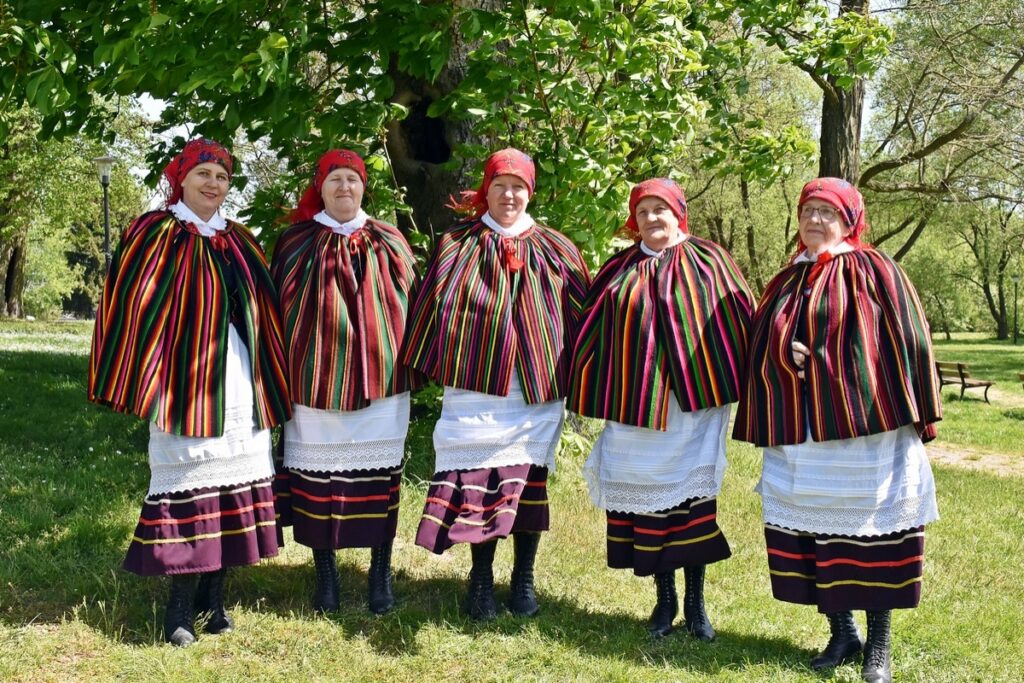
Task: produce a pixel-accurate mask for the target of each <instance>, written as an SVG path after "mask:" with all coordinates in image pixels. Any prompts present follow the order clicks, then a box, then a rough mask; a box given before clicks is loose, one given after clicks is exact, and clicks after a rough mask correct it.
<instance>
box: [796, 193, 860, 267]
mask: <svg viewBox="0 0 1024 683" xmlns="http://www.w3.org/2000/svg"><path fill="white" fill-rule="evenodd" d="M849 234H850V228H848V227H847V226H846V224H845V223H843V217H842V214H841V213H840V212H839V210H838V209H836V207H834V206H832V205H831V204H829V203H828V202H826V201H825V200H823V199H809V200H807V202H806V203H805V204H803V205H802V206H801V207H800V239H801V240H802V241H803V243H804V245H806V246H807V251H808V253H810V254H814V255H817V254H821V253H823V252H826V251H828V250H829V249H831V248H832V247H834V246H836V245H837V244H839V243H840V242H842V241H843V240H844V239H846V237H847V236H848V235H849Z"/></svg>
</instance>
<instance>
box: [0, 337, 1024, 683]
mask: <svg viewBox="0 0 1024 683" xmlns="http://www.w3.org/2000/svg"><path fill="white" fill-rule="evenodd" d="M89 331H90V326H89V325H87V324H40V323H33V324H26V323H0V516H2V519H3V524H2V525H0V548H3V551H2V553H0V680H3V681H73V680H83V681H106V680H124V681H145V680H167V681H265V680H291V681H305V680H325V681H326V680H332V681H337V680H346V681H349V680H351V681H363V680H386V681H417V682H418V681H424V680H441V681H445V680H448V681H459V680H465V681H508V680H517V681H532V680H538V681H563V680H579V681H606V680H610V681H707V680H715V681H758V682H760V681H807V682H810V681H820V680H835V681H859V680H860V676H859V666H857V665H846V666H843V667H840V668H839V669H838V670H836V671H835V672H834V673H832V674H824V675H821V674H816V673H814V672H812V671H811V670H810V669H809V668H807V666H806V663H807V661H808V660H809V658H810V657H811V656H812V654H813V653H814V652H815V651H816V650H817V649H819V648H820V647H821V646H822V645H823V644H824V642H825V640H826V639H827V626H826V623H825V620H824V617H822V616H820V615H818V614H816V613H815V611H814V610H813V608H809V607H800V606H796V605H789V604H785V603H780V602H777V601H775V600H773V599H772V598H771V593H770V589H769V584H768V576H767V570H766V566H765V559H764V540H763V537H762V532H761V524H760V504H759V500H758V497H757V496H756V495H755V494H754V493H753V491H752V489H753V486H754V483H755V481H756V479H757V475H758V471H759V466H760V465H759V454H758V452H757V451H756V450H755V449H753V448H751V447H748V446H745V445H742V444H737V443H731V444H730V446H729V457H730V469H729V472H728V475H727V477H726V481H725V486H724V489H723V491H722V494H721V496H720V498H719V515H720V523H721V525H722V527H723V529H724V530H725V532H726V534H727V536H728V538H729V541H730V543H731V545H732V548H733V553H734V555H733V557H732V558H731V559H729V560H726V561H725V562H722V563H719V564H717V565H714V566H712V567H711V568H710V569H709V571H708V588H707V602H708V612H709V614H710V616H711V619H712V621H713V623H714V625H715V627H716V629H717V630H718V633H719V637H718V640H717V641H716V642H714V643H713V644H711V645H704V644H699V643H696V642H694V641H693V640H692V639H690V638H688V637H686V636H685V635H684V634H682V633H677V634H674V635H672V636H670V637H669V638H667V639H665V640H663V641H660V642H652V641H651V640H649V639H648V637H647V636H646V632H645V627H644V624H645V621H646V618H647V616H648V614H649V612H650V609H651V607H652V605H653V602H654V588H653V582H652V581H650V580H649V579H647V580H642V579H638V578H636V577H634V576H632V575H631V574H630V573H627V572H623V571H612V570H610V569H607V568H606V567H605V566H604V518H603V514H602V513H601V512H600V511H598V510H596V509H594V507H593V506H592V505H591V504H590V502H589V499H588V497H587V494H586V489H585V485H584V483H583V481H582V478H581V476H580V465H581V462H582V459H581V456H580V455H579V454H578V453H577V454H576V455H570V454H569V453H568V450H579V449H567V452H566V453H563V454H562V455H561V456H560V460H559V463H558V464H559V470H558V472H557V474H556V475H555V476H554V477H553V479H552V482H551V489H550V493H551V501H552V524H553V528H552V531H551V532H550V533H549V534H546V535H545V536H544V540H543V541H542V544H541V552H540V555H539V559H538V567H537V568H538V589H539V595H540V599H541V613H540V615H538V617H536V618H535V619H516V618H513V617H511V616H509V615H508V614H507V613H506V614H504V615H502V616H501V617H500V618H499V619H498V620H497V621H495V622H493V623H490V624H484V625H479V624H476V623H474V622H471V621H469V620H468V619H466V618H465V617H464V616H462V615H461V614H460V613H459V609H458V604H459V601H460V598H461V596H462V592H463V589H464V581H465V577H466V573H467V571H468V568H469V553H468V549H467V548H465V547H457V548H456V549H454V550H453V551H452V552H450V553H449V554H447V555H445V556H443V557H437V556H434V555H431V554H430V553H428V552H426V551H425V550H423V549H421V548H418V547H414V546H413V545H412V538H413V536H414V532H415V527H416V523H417V518H418V513H419V511H420V509H421V506H422V502H423V498H424V493H425V490H426V483H425V481H424V479H425V478H426V477H428V476H429V474H430V471H431V468H432V464H433V463H432V454H431V452H430V433H431V430H432V427H433V425H432V424H430V423H429V422H428V421H426V420H422V421H419V422H417V423H415V425H414V429H413V433H412V434H411V436H410V439H409V442H408V448H409V462H408V465H407V467H406V481H405V487H404V488H403V500H404V505H403V507H402V511H401V526H400V529H399V536H398V540H397V542H396V548H395V566H396V570H397V579H396V592H397V595H398V600H399V606H398V608H397V609H396V610H395V611H394V612H393V613H391V614H389V615H387V616H384V617H379V618H375V617H372V616H371V615H370V614H369V613H368V612H367V611H366V610H365V596H364V592H365V582H366V567H367V565H368V561H369V558H368V551H365V550H363V551H343V552H341V553H339V561H340V563H341V567H340V569H341V574H342V583H343V592H344V595H343V597H344V599H345V601H346V603H347V605H346V606H345V607H344V608H343V610H342V611H341V613H340V614H338V615H335V616H332V617H330V618H325V617H321V616H316V615H314V614H312V612H311V610H310V608H309V597H310V592H311V589H312V582H313V576H312V563H311V559H310V553H309V551H308V550H307V549H305V548H303V547H301V546H298V545H297V544H295V543H294V542H291V540H290V534H289V537H288V543H287V546H286V548H285V550H284V552H283V554H282V555H281V556H280V557H278V558H276V559H274V560H271V561H268V562H265V563H264V564H262V565H260V566H257V567H252V568H247V569H243V570H238V571H234V572H233V573H232V575H231V576H230V578H229V585H228V599H229V602H230V603H231V604H232V605H233V607H232V610H231V611H232V614H233V615H234V616H235V619H236V625H237V626H236V629H235V632H233V633H231V634H226V635H222V636H202V637H201V638H200V640H199V642H198V643H197V644H196V645H195V646H193V647H191V648H187V649H184V650H177V649H174V648H171V647H169V646H165V645H163V644H162V643H161V637H160V630H159V623H160V620H161V619H162V612H163V601H164V597H165V590H166V587H165V584H164V583H163V581H161V580H158V579H141V578H139V577H136V576H134V575H132V574H128V573H127V572H125V571H123V570H121V569H120V562H121V560H122V558H123V554H124V550H125V548H126V546H127V542H128V539H129V537H130V535H131V532H132V530H133V528H134V525H135V521H136V518H137V515H138V510H139V504H140V502H141V498H142V496H143V494H144V492H145V490H146V484H147V479H148V468H147V466H146V459H145V447H146V439H147V430H146V425H145V424H143V423H142V422H140V421H138V420H135V419H133V418H130V417H127V416H122V415H116V414H114V413H112V412H110V411H108V410H104V409H100V408H97V407H94V406H91V405H88V404H87V403H86V402H85V399H84V395H85V367H86V354H87V352H88V345H89V338H88V335H89ZM1017 353H1020V354H1022V355H1021V357H1020V359H1019V360H1020V361H1021V362H1020V363H1017V360H1018V358H1017ZM938 354H939V357H940V358H942V359H944V360H961V361H965V362H969V363H971V364H972V368H973V367H976V368H977V374H978V376H981V377H987V378H992V379H996V380H997V381H998V382H999V388H1000V389H1002V390H1005V392H1006V393H1007V394H1009V393H1011V392H1013V391H1016V393H1017V394H1019V395H1020V397H1021V401H1020V404H1021V406H1024V391H1021V390H1020V385H1019V383H1016V382H1015V381H1014V380H1015V378H1016V372H1017V371H1018V370H1017V368H1018V367H1020V368H1021V369H1022V370H1024V346H1022V347H1021V350H1020V351H1019V352H1018V351H1017V350H1016V349H1013V348H1012V347H1010V346H1007V345H1006V344H995V343H988V342H984V341H976V340H963V339H960V340H957V341H955V342H952V343H945V342H940V343H939V344H938ZM995 403H996V405H993V406H987V405H985V404H984V403H982V402H980V401H979V400H975V399H969V400H965V401H962V402H961V401H958V400H956V401H947V420H946V421H945V422H944V423H943V425H942V426H941V434H940V438H946V437H948V440H949V441H950V442H952V443H956V444H963V445H965V446H969V447H972V448H981V449H989V448H991V449H994V450H999V449H1002V448H1004V447H1010V446H1012V449H1011V451H1009V452H1014V453H1024V438H1020V439H1017V436H1016V435H1017V434H1018V432H1019V430H1020V429H1021V426H1020V424H1021V421H1022V419H1024V407H1016V408H1014V410H1021V411H1022V413H1021V417H1008V416H1007V412H1009V409H1008V408H1007V406H1006V405H1002V406H1000V405H999V403H1000V402H999V401H995ZM991 425H998V426H999V429H1000V430H1002V431H1001V433H1000V434H999V435H998V436H987V433H988V432H989V431H990V429H991ZM1014 430H1018V431H1014ZM1020 436H1021V437H1024V433H1020ZM1015 439H1016V442H1015V443H1012V442H1014V440H1015ZM935 474H936V478H937V481H938V486H939V497H940V500H939V505H940V511H941V513H942V519H941V520H940V521H938V522H936V523H935V524H933V525H931V526H930V527H929V529H928V553H927V568H926V572H925V584H924V599H923V601H922V604H921V607H920V608H919V609H917V610H913V611H900V612H897V613H896V614H895V615H894V619H893V622H894V624H893V637H894V667H895V671H896V679H897V680H899V681H922V682H924V681H927V682H929V683H934V682H941V681H951V682H952V681H1019V680H1021V674H1020V666H1021V665H1020V660H1021V655H1022V654H1024V630H1022V629H1021V628H1020V618H1021V609H1022V605H1024V582H1022V581H1021V580H1020V557H1019V553H1020V545H1021V539H1022V538H1024V504H1022V503H1024V479H1021V478H1018V477H1005V476H1003V477H1001V476H996V475H993V474H987V473H984V472H972V471H966V470H962V469H953V468H950V467H944V466H937V467H936V468H935ZM509 545H510V544H508V543H503V544H501V545H500V546H499V555H498V559H497V561H496V564H495V566H496V569H497V575H498V576H497V578H498V581H499V584H500V588H499V590H500V591H505V590H507V583H508V574H509V566H510V561H511V557H510V548H509V547H508V546H509ZM499 597H501V598H503V595H502V594H500V595H499ZM857 618H858V621H860V623H861V624H862V625H863V614H858V615H857Z"/></svg>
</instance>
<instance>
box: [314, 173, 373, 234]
mask: <svg viewBox="0 0 1024 683" xmlns="http://www.w3.org/2000/svg"><path fill="white" fill-rule="evenodd" d="M320 196H321V197H323V200H324V209H325V210H326V211H327V215H329V216H330V217H331V218H333V219H334V220H336V221H338V222H339V223H344V222H345V221H350V220H352V219H353V218H355V217H356V214H357V213H359V207H360V206H362V204H363V179H362V178H361V177H360V175H359V174H358V173H356V172H355V171H354V170H352V169H351V168H336V169H334V170H333V171H331V172H330V173H328V174H327V177H326V178H324V184H323V185H321V186H320Z"/></svg>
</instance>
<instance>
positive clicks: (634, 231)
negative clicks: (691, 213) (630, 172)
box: [626, 178, 690, 239]
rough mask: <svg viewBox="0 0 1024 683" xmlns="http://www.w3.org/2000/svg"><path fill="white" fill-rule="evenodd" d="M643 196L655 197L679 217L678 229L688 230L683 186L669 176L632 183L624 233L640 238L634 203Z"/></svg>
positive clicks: (685, 231)
mask: <svg viewBox="0 0 1024 683" xmlns="http://www.w3.org/2000/svg"><path fill="white" fill-rule="evenodd" d="M644 197H657V198H658V199H660V200H662V201H663V202H665V203H666V204H668V208H670V209H671V210H672V213H674V214H675V215H676V218H677V219H679V229H680V230H682V231H683V232H684V233H688V232H690V229H689V227H688V225H687V223H686V196H685V195H684V194H683V188H681V187H679V185H677V184H676V182H675V181H674V180H671V179H669V178H649V179H648V180H645V181H643V182H642V183H639V184H638V185H634V186H633V189H632V190H631V191H630V193H629V219H628V220H627V221H626V233H627V234H628V235H629V236H630V237H632V238H633V239H640V226H638V225H637V223H636V205H637V204H639V203H640V200H641V199H643V198H644Z"/></svg>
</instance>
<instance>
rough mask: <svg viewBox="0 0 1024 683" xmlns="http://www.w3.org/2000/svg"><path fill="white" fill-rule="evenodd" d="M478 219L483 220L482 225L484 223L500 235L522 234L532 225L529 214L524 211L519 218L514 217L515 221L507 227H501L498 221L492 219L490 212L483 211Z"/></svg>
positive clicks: (512, 235) (514, 235) (513, 235)
mask: <svg viewBox="0 0 1024 683" xmlns="http://www.w3.org/2000/svg"><path fill="white" fill-rule="evenodd" d="M480 220H481V221H482V222H483V224H484V225H486V226H487V227H488V228H490V229H491V230H493V231H494V232H496V233H498V234H499V235H501V236H502V237H516V236H517V235H522V234H523V233H524V232H526V231H527V230H529V229H530V228H532V227H533V218H532V217H531V216H530V214H528V213H526V212H525V211H524V212H523V213H522V214H520V215H519V218H517V219H516V222H515V223H513V224H512V226H511V227H508V228H506V227H503V226H502V225H501V224H500V223H498V221H496V220H494V219H493V218H492V217H491V214H490V213H484V215H483V216H480Z"/></svg>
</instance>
